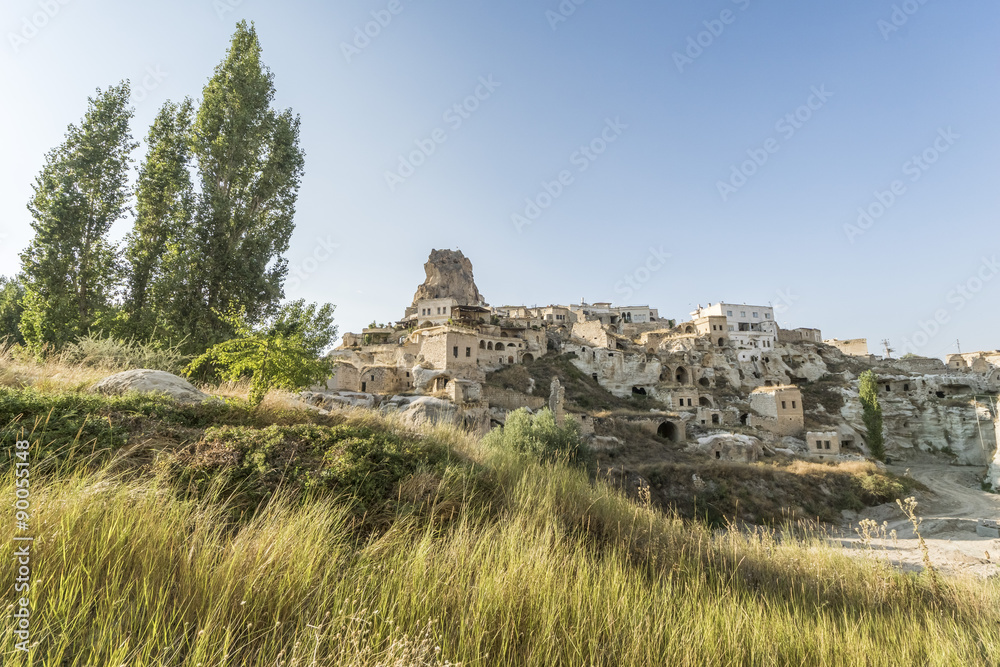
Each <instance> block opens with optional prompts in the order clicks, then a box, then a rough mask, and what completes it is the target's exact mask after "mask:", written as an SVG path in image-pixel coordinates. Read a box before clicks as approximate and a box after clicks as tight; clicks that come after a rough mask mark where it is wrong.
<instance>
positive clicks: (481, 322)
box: [305, 250, 1000, 476]
mask: <svg viewBox="0 0 1000 667" xmlns="http://www.w3.org/2000/svg"><path fill="white" fill-rule="evenodd" d="M425 271H426V280H425V282H424V283H423V284H421V285H420V286H419V287H418V289H417V292H416V294H415V296H414V299H413V302H412V303H411V304H410V305H409V306H408V307H407V308H406V309H405V312H404V313H403V317H402V318H401V319H400V320H399V321H397V322H396V323H395V324H393V325H381V326H372V327H370V328H366V329H364V330H363V331H361V332H360V333H347V334H344V336H343V339H342V342H341V345H340V346H339V347H338V348H337V349H336V350H334V351H333V352H332V353H331V356H332V358H333V360H334V361H335V372H334V375H333V377H332V378H331V379H330V380H329V381H328V382H327V385H326V387H323V388H318V389H320V391H313V392H308V393H307V394H306V395H305V396H306V400H308V401H309V402H311V403H312V404H314V405H317V406H319V407H327V408H331V409H332V408H334V407H338V406H345V405H347V406H364V407H377V408H382V409H385V410H400V411H403V412H404V413H406V414H408V415H410V416H411V417H412V418H413V419H414V420H417V421H419V420H432V421H433V420H437V419H442V418H443V419H448V420H452V421H455V422H456V423H460V424H462V425H464V426H466V427H468V428H471V429H473V430H475V431H478V432H487V431H489V430H490V429H492V428H494V427H496V426H499V425H502V424H503V423H504V421H505V420H506V417H507V415H508V414H509V413H510V412H511V411H513V410H515V409H518V408H527V409H529V410H533V411H537V410H539V409H542V408H544V407H549V408H551V409H552V410H553V412H554V413H556V415H557V418H558V419H560V420H563V419H572V420H575V421H576V422H577V423H578V425H579V428H580V430H581V431H582V432H583V433H584V434H585V435H588V436H589V437H591V438H592V439H595V441H596V442H597V443H599V444H603V445H604V446H605V447H614V444H615V443H614V442H613V441H614V438H608V437H607V436H602V435H601V430H602V429H601V424H602V423H605V424H606V423H607V422H608V421H619V422H621V421H627V422H628V423H629V424H630V425H631V426H633V427H639V428H641V429H643V430H645V431H646V432H648V433H650V434H653V435H655V436H656V437H658V438H661V439H663V440H666V441H670V442H672V443H687V444H688V445H689V446H690V447H693V448H696V449H699V450H700V451H702V452H703V453H704V454H705V455H706V456H708V457H710V458H715V459H720V460H734V461H743V462H752V461H755V460H757V459H758V458H759V457H760V456H761V455H762V454H764V453H768V452H781V453H785V454H790V455H797V456H808V457H812V458H816V457H818V458H827V459H828V458H852V457H855V458H857V457H861V456H863V455H865V454H866V453H867V451H866V446H865V442H864V433H865V431H864V426H863V424H862V422H861V406H860V404H859V402H858V400H857V399H858V382H857V378H858V375H859V374H860V373H861V372H863V371H864V370H866V369H869V368H874V369H876V371H877V374H878V377H879V391H880V400H881V402H882V406H883V409H884V413H885V419H886V423H887V433H888V437H887V443H886V444H887V450H888V451H889V452H890V454H891V455H892V456H893V457H894V458H897V459H900V458H902V459H905V458H906V457H907V455H909V454H911V453H915V452H920V451H924V452H932V453H933V452H935V451H938V450H939V449H940V447H941V446H940V444H935V443H941V442H946V443H947V445H946V447H947V449H948V452H949V453H950V454H951V455H953V456H954V457H955V458H956V460H958V461H959V462H962V463H967V464H973V465H986V464H989V463H991V459H992V457H993V453H994V452H995V451H996V441H997V429H998V422H997V416H996V413H997V410H996V406H995V405H994V403H993V402H992V400H991V399H990V398H989V397H988V396H987V395H988V394H996V393H997V392H998V391H1000V351H993V352H975V353H965V354H954V355H950V356H949V357H948V358H947V361H946V362H944V361H942V360H940V359H934V358H927V357H918V356H913V355H907V356H905V357H904V358H901V359H890V358H882V357H879V356H876V355H873V354H870V353H869V350H868V344H867V341H866V340H865V339H849V340H837V339H828V340H824V339H823V337H822V334H821V332H820V331H819V330H818V329H814V328H797V329H783V328H781V327H779V326H778V324H777V322H776V321H775V314H774V309H773V308H772V307H771V306H763V305H749V304H735V303H711V304H708V305H706V306H703V307H699V308H698V309H696V310H695V311H694V312H692V313H691V314H690V316H689V317H688V318H687V319H685V320H683V321H677V320H675V319H671V318H665V317H662V316H661V315H660V314H659V312H658V311H657V309H656V308H651V307H649V306H645V305H643V306H615V305H612V304H611V303H606V302H599V303H579V304H570V305H549V306H544V307H525V306H499V307H498V306H493V307H491V306H489V305H488V304H487V303H486V300H485V298H484V297H483V295H482V294H481V293H480V292H479V289H478V287H477V286H476V283H475V280H474V278H473V272H472V263H471V261H470V260H469V259H468V258H466V257H465V256H464V255H463V254H462V253H461V251H452V250H433V251H432V252H431V254H430V258H429V259H428V261H427V263H426V265H425ZM545 359H560V360H562V361H564V362H568V363H569V364H571V365H572V367H573V368H575V369H576V370H577V371H578V374H579V377H580V378H582V381H584V382H592V383H593V384H594V385H595V386H598V387H599V388H600V389H602V390H603V391H604V392H606V393H607V394H608V395H609V396H610V397H613V398H614V399H620V400H619V401H618V403H616V404H614V405H612V404H608V405H605V406H602V405H587V404H581V403H584V402H582V401H580V402H576V403H574V402H573V401H567V400H566V398H565V397H564V394H565V391H566V389H565V388H564V387H563V386H561V383H560V381H559V379H557V378H556V379H553V380H552V382H551V383H550V381H549V380H550V378H549V377H537V378H535V377H530V378H527V384H526V385H524V386H521V387H516V386H510V385H511V383H509V382H506V383H505V382H503V381H502V380H503V378H504V377H505V375H511V374H512V373H513V372H512V371H510V370H506V369H510V368H511V367H516V366H524V367H525V368H526V369H527V370H529V371H530V370H531V369H533V368H535V367H536V366H538V365H539V363H538V362H541V361H543V360H545ZM529 374H530V373H529ZM497 378H500V380H501V381H499V382H498V381H497ZM998 473H1000V466H997V465H996V464H994V465H993V466H992V469H991V475H992V476H996V475H997V474H998Z"/></svg>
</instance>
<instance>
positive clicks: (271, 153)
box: [189, 22, 304, 349]
mask: <svg viewBox="0 0 1000 667" xmlns="http://www.w3.org/2000/svg"><path fill="white" fill-rule="evenodd" d="M273 79H274V76H273V75H272V73H271V72H270V70H269V69H268V68H267V67H266V66H265V65H264V64H263V62H262V61H261V47H260V42H259V40H258V39H257V32H256V30H255V29H254V27H253V26H252V25H249V26H248V25H247V23H246V22H241V23H240V24H239V25H238V26H237V28H236V33H235V35H233V39H232V43H231V45H230V48H229V51H228V53H227V54H226V58H225V60H223V61H222V63H220V64H219V66H218V67H216V69H215V74H214V75H213V76H212V78H211V79H210V80H209V82H208V84H207V85H206V86H205V89H204V91H203V96H202V102H201V106H200V107H199V108H198V114H197V118H196V120H195V123H194V128H193V140H192V147H193V152H194V156H195V158H196V159H197V162H198V167H199V171H200V179H201V180H200V185H201V193H200V201H199V205H198V210H197V213H196V216H195V222H194V227H195V228H194V238H195V242H196V243H197V246H198V251H199V258H198V259H199V262H198V263H199V278H200V280H201V283H202V284H201V290H200V291H201V294H202V298H203V307H202V309H201V312H200V313H198V317H197V322H196V325H195V326H193V327H192V330H191V331H190V332H189V333H190V336H191V340H192V343H193V345H194V346H196V347H201V348H202V349H204V347H206V346H207V345H208V344H212V343H215V342H218V341H220V340H224V339H225V338H227V337H229V336H231V335H232V334H233V331H232V327H231V325H230V324H228V323H226V322H225V321H224V320H223V319H221V318H219V317H218V316H217V315H216V313H217V312H222V311H226V310H228V309H229V308H231V307H235V308H237V309H243V310H244V311H245V313H246V317H247V319H248V321H250V322H255V321H259V320H260V319H261V318H263V317H264V316H266V315H268V314H271V313H273V312H274V310H275V308H276V307H277V304H278V302H279V301H280V300H281V298H282V297H283V290H282V282H283V281H284V278H285V274H286V273H287V261H286V260H285V259H284V258H283V257H282V254H283V253H285V252H286V251H287V250H288V241H289V238H290V236H291V233H292V229H293V227H294V222H293V217H294V214H295V202H296V198H297V196H298V189H299V183H300V180H301V177H302V172H303V167H304V156H303V152H302V150H301V149H300V148H299V118H298V116H293V115H292V112H291V111H290V110H285V111H280V112H279V111H276V110H274V109H272V108H271V102H272V100H273V99H274V83H273Z"/></svg>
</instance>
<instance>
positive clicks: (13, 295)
mask: <svg viewBox="0 0 1000 667" xmlns="http://www.w3.org/2000/svg"><path fill="white" fill-rule="evenodd" d="M23 299H24V285H22V284H21V279H20V277H14V278H7V277H5V276H0V343H3V342H4V341H6V342H8V343H17V344H19V345H23V344H24V338H23V337H22V336H21V329H20V324H21V314H22V313H23V312H24V307H23V306H22V305H21V302H22V300H23Z"/></svg>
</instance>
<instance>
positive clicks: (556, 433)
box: [483, 408, 586, 461]
mask: <svg viewBox="0 0 1000 667" xmlns="http://www.w3.org/2000/svg"><path fill="white" fill-rule="evenodd" d="M483 443H484V444H486V445H487V446H489V447H494V448H497V449H506V450H509V451H513V452H523V453H527V454H532V455H534V456H537V457H538V458H539V459H541V460H543V461H555V460H563V461H582V459H583V458H585V454H586V451H585V448H584V445H583V441H582V440H581V439H580V431H579V428H578V427H577V425H576V422H575V421H572V420H567V421H566V424H565V426H559V425H558V424H556V420H555V417H554V416H553V414H552V411H551V410H549V409H548V408H545V409H544V410H542V411H541V412H539V413H538V414H536V415H532V414H531V413H530V412H528V410H527V409H525V408H521V409H520V410H515V411H514V412H512V413H510V414H509V415H507V422H506V424H504V427H503V428H502V429H496V430H494V431H491V432H490V433H489V434H487V435H486V437H485V438H483Z"/></svg>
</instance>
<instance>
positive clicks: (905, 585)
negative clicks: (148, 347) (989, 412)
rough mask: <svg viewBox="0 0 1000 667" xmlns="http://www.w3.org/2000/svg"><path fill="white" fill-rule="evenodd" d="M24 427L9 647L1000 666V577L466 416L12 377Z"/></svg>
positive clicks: (264, 661)
mask: <svg viewBox="0 0 1000 667" xmlns="http://www.w3.org/2000/svg"><path fill="white" fill-rule="evenodd" d="M0 427H5V429H4V431H3V434H2V445H3V449H2V451H3V455H4V458H5V461H7V465H6V466H5V468H4V470H5V473H4V475H3V477H2V478H0V497H2V498H9V499H13V498H14V497H15V488H14V473H13V470H12V466H11V463H12V461H13V458H12V456H13V440H14V436H15V435H18V434H19V433H20V432H21V431H20V429H21V428H22V427H23V428H24V429H25V432H28V433H30V434H31V435H30V439H31V441H32V443H33V444H32V449H31V471H32V472H31V480H32V486H31V502H32V517H31V530H30V534H32V535H33V536H34V537H35V542H34V545H33V553H32V562H31V565H32V570H33V580H32V590H31V594H30V599H31V606H32V617H31V623H32V629H31V632H32V640H33V647H32V650H31V652H30V653H28V654H24V653H20V652H15V651H14V650H13V646H14V644H15V639H14V636H13V628H12V625H11V622H10V620H9V614H8V622H6V623H5V624H4V625H3V626H2V628H0V638H2V644H0V646H2V649H0V650H2V651H3V663H4V664H5V665H81V666H82V665H129V666H130V667H131V666H135V667H139V666H145V665H190V666H191V667H195V666H196V665H205V666H209V665H213V666H214V665H234V666H236V665H286V666H293V665H295V666H303V667H304V666H312V665H359V666H361V665H372V666H375V665H393V666H397V665H398V666H408V665H444V664H456V663H460V664H463V665H581V664H582V665H591V664H593V665H657V666H660V665H706V664H711V665H814V664H815V665H854V664H858V665H875V666H881V665H885V666H888V665H910V664H913V665H996V664H1000V642H998V641H997V628H998V627H1000V586H998V583H997V579H996V578H994V579H993V580H991V581H989V582H985V583H984V582H982V581H973V580H969V579H958V578H955V579H946V580H944V582H943V584H942V585H941V586H940V587H938V588H937V589H935V588H934V587H933V586H932V585H931V583H930V580H929V579H928V577H927V576H924V575H915V574H903V573H899V572H896V571H894V570H892V569H890V568H889V567H888V566H886V565H884V564H883V563H882V562H881V561H880V560H878V559H877V558H875V557H873V558H871V559H862V560H857V559H852V558H849V557H847V556H846V555H843V554H841V553H839V552H838V551H837V550H834V549H831V548H829V547H827V546H825V545H824V544H823V543H822V542H821V541H820V540H819V539H818V538H816V537H810V536H809V535H805V536H803V535H802V533H801V531H795V534H796V535H797V537H793V536H792V533H791V532H787V533H782V532H780V531H777V532H776V531H772V530H760V531H758V532H756V533H754V534H747V533H735V532H729V533H720V532H717V531H712V530H710V529H709V528H708V527H706V526H704V525H703V524H700V523H697V522H691V521H684V520H681V519H679V518H676V517H674V516H670V515H667V514H664V513H662V512H661V511H659V510H657V509H655V508H654V507H653V506H652V505H651V504H650V503H649V502H646V503H635V502H633V501H631V500H629V499H628V498H626V497H625V496H624V495H622V494H621V493H620V492H619V491H618V490H616V489H615V488H613V487H611V486H608V485H607V484H605V483H604V482H602V481H599V480H598V481H595V480H593V479H591V478H590V477H589V476H588V474H587V472H586V471H584V470H582V469H580V468H578V467H575V466H572V465H567V464H564V463H560V462H547V463H543V462H541V461H540V460H539V459H538V458H537V457H535V456H533V455H532V454H526V453H521V452H518V451H516V448H514V447H508V446H503V445H502V443H501V444H497V443H494V445H493V446H491V445H489V443H483V442H480V441H477V440H476V439H474V438H472V437H470V436H468V435H467V434H464V433H462V432H459V431H456V430H454V429H447V428H435V429H427V430H423V431H420V432H415V431H411V430H407V429H406V428H404V427H402V426H401V425H400V424H398V423H396V422H394V421H393V420H391V419H385V418H382V417H379V416H377V415H374V414H371V413H365V412H356V413H351V414H347V415H341V416H331V417H322V416H320V415H318V414H317V413H313V412H307V411H299V410H297V409H294V408H293V407H292V406H290V405H287V404H282V402H281V400H280V399H279V397H272V398H271V399H270V400H269V401H268V403H266V404H265V409H264V410H263V411H262V412H261V413H259V414H252V413H250V412H248V411H247V410H246V408H245V403H244V402H243V401H242V400H240V399H238V398H236V399H233V400H231V401H229V402H228V403H226V404H220V405H214V406H213V405H207V406H201V407H183V406H177V405H175V404H173V403H170V402H169V401H166V400H163V399H152V398H144V397H140V396H126V397H121V398H111V399H109V398H101V397H94V396H90V395H88V394H86V393H81V392H79V391H75V390H74V387H72V386H68V385H65V384H63V385H60V386H57V385H53V384H47V385H45V386H44V387H43V388H42V389H41V390H40V389H37V388H36V389H12V388H7V389H0ZM493 440H499V439H493ZM0 507H3V509H2V512H0V515H2V516H0V520H2V521H4V522H6V525H13V523H14V509H13V507H12V506H11V503H8V502H3V503H0ZM13 549H14V547H13V544H12V542H11V541H9V540H7V541H4V542H3V543H0V562H3V563H7V564H8V565H7V566H5V567H4V568H2V569H0V588H3V590H4V592H5V599H6V600H7V601H8V604H9V606H8V609H11V608H12V605H11V603H12V602H13V600H14V599H15V598H16V597H17V596H16V594H15V592H14V576H15V575H14V565H13V563H14V557H13V553H12V551H13Z"/></svg>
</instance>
